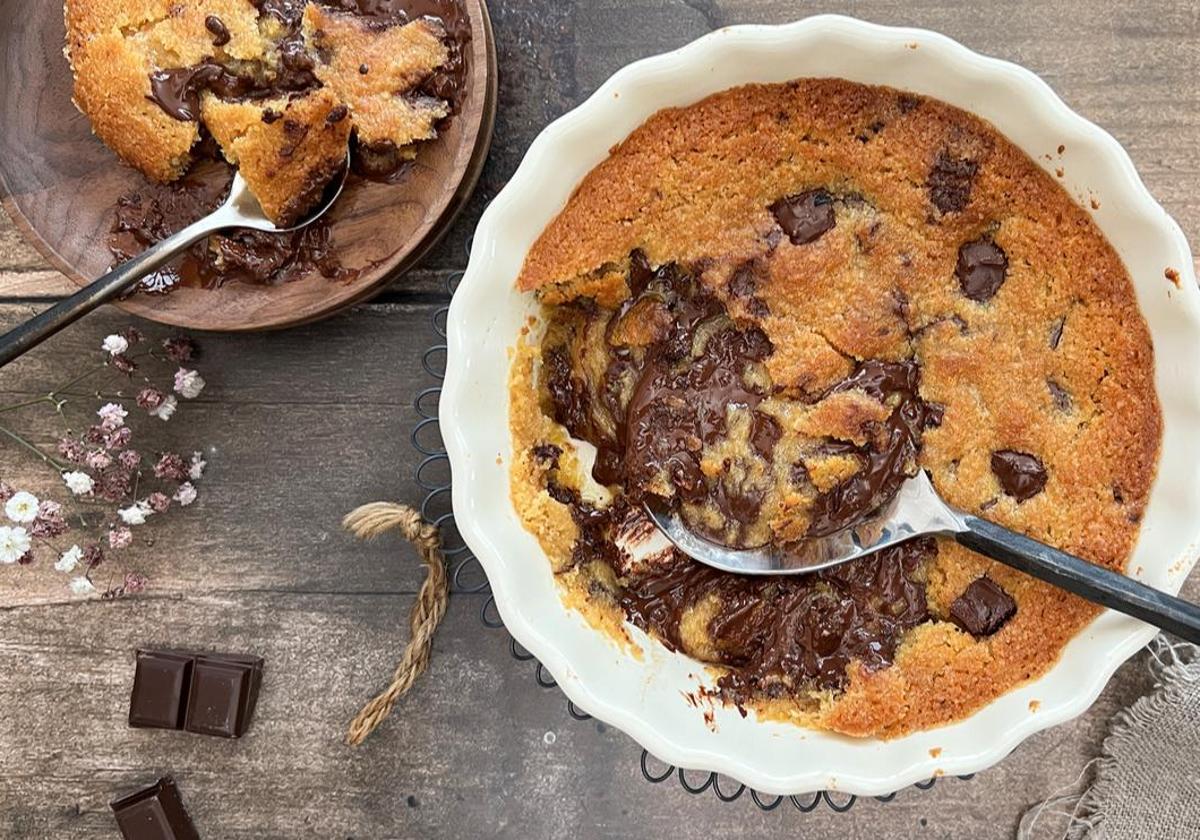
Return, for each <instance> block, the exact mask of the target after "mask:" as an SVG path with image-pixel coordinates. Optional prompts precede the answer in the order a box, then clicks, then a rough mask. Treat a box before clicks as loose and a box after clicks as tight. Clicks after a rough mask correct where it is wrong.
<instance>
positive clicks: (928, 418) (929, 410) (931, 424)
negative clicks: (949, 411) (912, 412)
mask: <svg viewBox="0 0 1200 840" xmlns="http://www.w3.org/2000/svg"><path fill="white" fill-rule="evenodd" d="M945 417H946V406H944V405H942V404H941V403H931V402H927V403H925V428H926V429H936V428H937V427H938V426H940V425H942V420H943V419H944V418H945Z"/></svg>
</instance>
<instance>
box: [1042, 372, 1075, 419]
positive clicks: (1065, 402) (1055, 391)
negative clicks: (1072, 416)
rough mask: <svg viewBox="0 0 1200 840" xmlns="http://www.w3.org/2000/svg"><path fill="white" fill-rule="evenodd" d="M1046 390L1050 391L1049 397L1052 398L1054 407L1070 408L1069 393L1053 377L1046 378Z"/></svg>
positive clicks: (1065, 409) (1066, 409)
mask: <svg viewBox="0 0 1200 840" xmlns="http://www.w3.org/2000/svg"><path fill="white" fill-rule="evenodd" d="M1046 390H1048V391H1049V392H1050V399H1052V400H1054V407H1055V408H1057V409H1058V410H1059V411H1070V410H1071V395H1070V394H1068V393H1067V391H1066V389H1065V388H1063V386H1061V385H1059V384H1058V383H1057V382H1055V381H1054V380H1053V379H1047V380H1046Z"/></svg>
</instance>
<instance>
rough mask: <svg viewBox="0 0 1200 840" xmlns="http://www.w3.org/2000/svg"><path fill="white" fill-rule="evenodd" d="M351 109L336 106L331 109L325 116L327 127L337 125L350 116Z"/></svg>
mask: <svg viewBox="0 0 1200 840" xmlns="http://www.w3.org/2000/svg"><path fill="white" fill-rule="evenodd" d="M349 113H350V109H349V108H347V107H346V106H345V105H334V106H333V107H332V108H330V109H329V113H328V114H326V115H325V124H326V125H337V124H338V123H340V122H341V121H342V120H344V119H346V117H347V115H349Z"/></svg>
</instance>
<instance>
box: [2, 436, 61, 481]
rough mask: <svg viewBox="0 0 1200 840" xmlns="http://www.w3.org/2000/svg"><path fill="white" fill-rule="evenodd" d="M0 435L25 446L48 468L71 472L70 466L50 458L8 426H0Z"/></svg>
mask: <svg viewBox="0 0 1200 840" xmlns="http://www.w3.org/2000/svg"><path fill="white" fill-rule="evenodd" d="M0 434H3V435H7V436H8V437H9V438H11V439H12V440H14V441H16V442H17V443H18V444H20V445H21V446H23V447H25V448H26V449H28V450H29V451H30V452H32V453H33V454H34V455H36V456H38V457H39V458H41V459H42V461H43V462H45V463H46V464H47V465H48V466H51V467H54V469H55V470H56V471H58V472H62V471H64V470H69V469H70V467H69V466H67V465H66V464H64V463H62V462H61V461H59V460H58V459H57V458H51V457H50V456H49V455H47V454H46V453H45V452H43V451H42V450H40V449H38V448H37V447H36V446H34V445H33V444H32V443H30V442H29V441H27V440H25V438H23V437H21V436H20V435H19V434H17V433H16V432H14V431H13V430H12V429H9V428H8V427H6V426H0Z"/></svg>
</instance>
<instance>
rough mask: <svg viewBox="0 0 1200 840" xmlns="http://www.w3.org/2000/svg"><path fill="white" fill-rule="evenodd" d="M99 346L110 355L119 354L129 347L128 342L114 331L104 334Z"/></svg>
mask: <svg viewBox="0 0 1200 840" xmlns="http://www.w3.org/2000/svg"><path fill="white" fill-rule="evenodd" d="M100 347H101V348H102V349H103V350H104V352H105V353H107V354H108V355H110V356H119V355H121V354H122V353H124V352H125V351H126V350H128V349H129V342H128V341H126V340H125V338H124V337H123V336H119V335H116V334H115V333H114V334H113V335H108V336H105V337H104V341H103V343H102V344H101V345H100Z"/></svg>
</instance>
